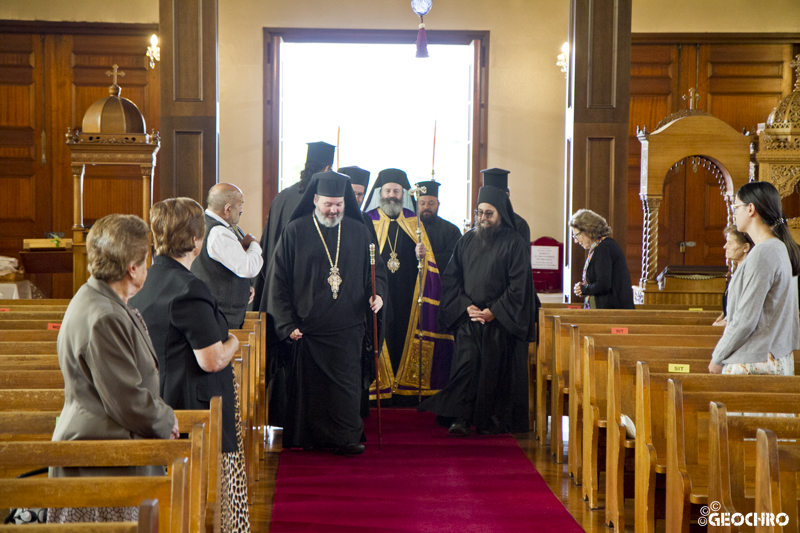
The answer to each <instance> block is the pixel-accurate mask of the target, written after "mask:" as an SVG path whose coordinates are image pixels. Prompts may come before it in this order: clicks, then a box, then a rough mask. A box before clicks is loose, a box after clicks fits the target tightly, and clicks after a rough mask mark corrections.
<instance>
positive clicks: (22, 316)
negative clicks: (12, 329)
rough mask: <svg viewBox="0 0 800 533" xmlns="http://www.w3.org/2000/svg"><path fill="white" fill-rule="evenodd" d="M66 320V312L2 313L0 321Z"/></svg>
mask: <svg viewBox="0 0 800 533" xmlns="http://www.w3.org/2000/svg"><path fill="white" fill-rule="evenodd" d="M63 318H64V311H48V310H44V311H10V312H3V313H0V321H6V320H11V321H13V320H58V321H59V322H60V321H61V320H62V319H63Z"/></svg>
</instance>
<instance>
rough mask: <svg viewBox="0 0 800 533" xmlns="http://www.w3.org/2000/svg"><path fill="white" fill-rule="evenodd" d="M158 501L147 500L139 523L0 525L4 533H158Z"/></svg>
mask: <svg viewBox="0 0 800 533" xmlns="http://www.w3.org/2000/svg"><path fill="white" fill-rule="evenodd" d="M158 528H159V521H158V500H154V499H147V500H144V501H143V502H142V504H141V505H140V506H139V521H138V522H83V523H79V522H78V523H70V524H18V525H0V532H2V533H61V532H67V531H69V532H72V531H74V532H77V533H158V530H159V529H158Z"/></svg>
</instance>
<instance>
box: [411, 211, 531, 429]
mask: <svg viewBox="0 0 800 533" xmlns="http://www.w3.org/2000/svg"><path fill="white" fill-rule="evenodd" d="M528 250H529V246H528V243H526V242H524V241H523V239H522V238H521V237H520V235H519V233H517V232H516V231H515V230H514V229H512V228H511V227H510V226H508V225H506V224H503V225H502V226H500V227H499V229H498V231H497V233H496V234H495V238H494V241H493V242H492V244H491V245H490V246H489V247H486V248H484V247H483V246H482V244H481V242H480V240H479V239H478V237H477V232H476V230H475V229H472V230H470V231H469V232H467V233H466V234H465V235H464V236H463V237H462V238H461V240H459V241H458V243H457V244H456V248H455V250H454V252H453V257H452V259H451V260H450V263H449V264H448V265H447V269H446V270H445V272H444V275H443V277H442V285H443V288H442V292H443V294H442V302H441V305H440V307H439V326H440V329H442V330H446V331H453V330H457V334H456V346H455V353H454V354H453V362H452V366H451V370H450V382H449V383H448V385H447V386H446V387H445V388H444V389H443V390H441V391H440V392H439V393H437V394H436V395H434V396H432V397H431V398H429V399H428V400H426V401H424V402H423V403H422V404H421V405H420V407H419V409H420V410H425V411H431V412H433V413H436V414H437V415H439V416H440V417H442V418H444V419H456V418H463V419H466V420H467V421H468V422H469V423H471V424H473V425H475V426H476V427H477V428H478V429H479V430H482V431H485V432H488V433H501V432H507V431H512V432H518V431H527V429H528V370H527V366H528V364H527V355H526V356H523V355H522V350H520V349H519V344H520V343H522V344H524V345H525V346H527V343H528V342H529V341H530V340H532V338H533V334H534V323H535V316H536V315H535V309H534V307H535V304H534V289H533V280H532V278H531V266H530V257H529V251H528ZM470 305H476V306H477V307H478V308H480V309H485V308H487V307H488V308H489V310H491V312H492V314H494V316H495V319H494V320H493V321H491V322H489V323H487V324H481V323H479V322H472V321H471V320H470V318H469V315H468V314H467V307H469V306H470Z"/></svg>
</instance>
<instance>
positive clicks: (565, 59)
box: [556, 43, 569, 77]
mask: <svg viewBox="0 0 800 533" xmlns="http://www.w3.org/2000/svg"><path fill="white" fill-rule="evenodd" d="M556 66H559V67H561V72H563V73H564V77H566V76H567V70H568V69H569V43H564V44H563V45H561V53H560V54H558V61H556Z"/></svg>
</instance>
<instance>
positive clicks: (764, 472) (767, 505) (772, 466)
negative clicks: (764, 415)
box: [755, 429, 800, 533]
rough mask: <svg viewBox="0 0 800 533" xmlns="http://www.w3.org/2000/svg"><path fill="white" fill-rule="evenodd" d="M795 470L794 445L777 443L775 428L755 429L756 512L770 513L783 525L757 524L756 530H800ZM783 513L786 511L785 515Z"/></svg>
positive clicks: (798, 452) (799, 457) (799, 467)
mask: <svg viewBox="0 0 800 533" xmlns="http://www.w3.org/2000/svg"><path fill="white" fill-rule="evenodd" d="M798 473H800V448H799V447H798V446H797V445H796V444H793V445H790V444H783V443H780V442H778V435H776V434H775V432H774V431H771V430H769V429H759V430H758V431H757V432H756V474H755V476H756V491H755V512H757V513H772V514H774V515H775V518H779V519H780V520H781V521H780V523H783V524H785V525H784V526H780V525H777V524H774V525H771V526H770V525H762V526H758V527H757V529H756V531H758V532H759V533H788V532H790V531H795V532H797V531H800V524H798V519H800V512H799V511H798V503H799V502H800V492H798V490H797V489H798V481H797V478H798ZM782 513H785V516H783V515H782ZM779 515H782V516H779ZM784 520H785V522H784Z"/></svg>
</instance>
